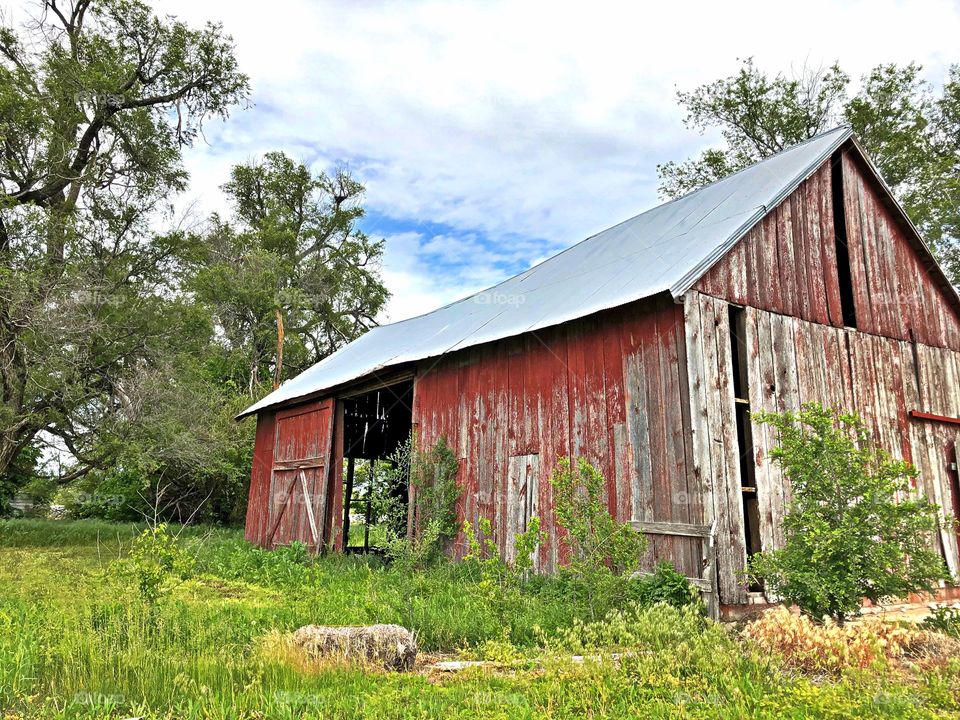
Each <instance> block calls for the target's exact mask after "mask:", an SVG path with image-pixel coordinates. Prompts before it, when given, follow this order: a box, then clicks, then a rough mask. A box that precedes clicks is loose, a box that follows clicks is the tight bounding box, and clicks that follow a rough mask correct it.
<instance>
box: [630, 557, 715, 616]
mask: <svg viewBox="0 0 960 720" xmlns="http://www.w3.org/2000/svg"><path fill="white" fill-rule="evenodd" d="M634 584H635V586H636V587H635V589H634V590H633V592H632V593H631V596H632V597H634V598H636V600H637V601H638V602H639V604H640V605H642V606H644V607H651V606H653V605H657V604H662V605H670V606H672V607H675V608H683V607H689V606H694V607H698V608H700V611H701V612H703V611H704V609H705V608H704V607H703V604H702V602H701V599H700V591H699V590H697V588H695V587H694V586H693V585H691V584H690V581H689V580H687V578H686V577H685V576H684V575H682V574H681V573H679V572H677V569H676V568H675V567H673V565H671V564H670V563H669V562H667V561H666V560H661V561H660V562H658V563H657V567H656V568H655V569H654V571H653V572H652V573H649V574H646V575H641V576H640V577H638V578H637V579H636V580H634Z"/></svg>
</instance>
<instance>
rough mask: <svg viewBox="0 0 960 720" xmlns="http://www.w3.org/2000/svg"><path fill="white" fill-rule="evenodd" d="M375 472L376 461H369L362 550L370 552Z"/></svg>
mask: <svg viewBox="0 0 960 720" xmlns="http://www.w3.org/2000/svg"><path fill="white" fill-rule="evenodd" d="M376 473H377V461H376V460H371V461H370V471H369V472H368V473H367V509H366V512H364V519H363V551H364V552H365V553H366V552H370V518H371V514H372V512H371V511H372V510H373V481H374V478H375V477H376Z"/></svg>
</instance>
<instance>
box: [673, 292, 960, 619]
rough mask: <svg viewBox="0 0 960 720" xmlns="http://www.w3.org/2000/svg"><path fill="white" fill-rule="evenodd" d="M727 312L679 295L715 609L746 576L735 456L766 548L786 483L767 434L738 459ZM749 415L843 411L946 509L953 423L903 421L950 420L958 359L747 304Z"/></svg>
mask: <svg viewBox="0 0 960 720" xmlns="http://www.w3.org/2000/svg"><path fill="white" fill-rule="evenodd" d="M727 308H728V305H727V303H726V302H724V301H723V300H719V299H717V298H713V297H710V296H707V295H703V294H700V293H696V292H692V293H690V294H689V295H688V296H687V299H686V303H685V310H686V316H687V343H688V356H690V357H691V358H692V357H693V353H694V351H699V352H698V353H697V357H698V361H696V362H694V361H693V360H691V362H690V388H691V389H690V393H691V406H692V407H693V415H694V424H693V428H692V430H693V438H694V461H693V471H694V474H695V475H696V476H698V477H701V478H703V483H704V485H705V487H707V488H708V489H710V490H712V493H711V494H710V497H711V499H712V504H711V506H710V507H711V508H712V509H713V513H714V517H716V518H717V537H718V546H717V551H718V558H719V564H720V590H721V596H722V598H723V600H724V602H734V603H735V602H743V601H744V600H745V597H746V596H745V592H746V590H745V588H744V587H743V586H742V585H741V583H740V581H739V580H738V573H739V572H741V571H742V570H743V569H744V568H745V564H746V548H745V545H744V539H743V509H742V502H741V498H740V492H741V488H740V467H739V463H740V461H741V460H743V461H745V462H750V463H752V464H753V465H754V472H755V475H756V477H755V482H756V486H757V491H758V499H759V504H760V534H761V544H762V548H763V549H764V550H768V549H774V548H777V547H780V546H782V544H783V523H782V520H783V515H784V512H785V509H786V506H787V503H788V502H789V497H790V488H789V483H788V482H786V481H785V479H784V478H783V477H782V476H781V473H780V471H779V469H778V467H777V466H776V465H774V464H773V463H772V462H771V460H770V451H771V450H772V448H773V447H775V444H776V438H775V435H774V432H773V431H772V430H770V429H768V428H765V427H762V426H758V425H756V424H753V425H752V433H753V448H754V455H753V456H752V457H747V458H738V457H737V456H736V453H733V454H732V455H731V453H730V452H729V448H731V447H733V448H736V447H737V445H736V438H735V437H734V438H733V439H731V437H730V433H731V432H735V425H734V424H733V422H732V414H733V407H734V399H733V393H732V391H731V390H730V388H729V383H727V382H726V381H725V378H728V377H730V375H731V373H732V369H731V360H730V354H731V353H730V350H729V348H730V325H729V321H728V314H727ZM745 332H746V338H745V339H746V346H747V355H748V368H747V376H748V381H749V383H748V387H749V401H750V408H751V410H768V411H772V412H782V411H784V410H795V409H797V408H799V406H800V405H801V404H802V403H804V402H809V401H817V402H820V403H822V404H825V405H830V406H834V407H841V408H845V409H853V410H855V411H857V412H858V413H859V414H860V415H862V416H863V418H864V419H865V421H866V422H867V423H868V425H869V426H871V427H873V428H874V432H875V437H876V440H877V441H878V443H879V444H880V445H881V446H882V447H884V448H885V449H886V450H887V451H888V452H890V453H891V454H892V455H893V456H895V457H900V458H904V459H907V460H909V461H911V462H913V463H914V464H915V465H916V466H917V468H918V470H919V471H920V482H921V484H922V488H921V489H922V491H923V492H924V493H925V494H926V495H927V497H929V498H930V499H931V500H933V501H934V502H936V503H937V504H938V505H940V506H941V508H943V509H944V510H945V513H946V514H951V513H952V508H953V502H954V493H955V491H954V488H953V485H954V484H955V480H954V478H953V475H952V470H951V467H950V463H951V461H953V459H954V458H955V457H956V456H955V452H956V446H957V442H958V440H960V426H956V425H950V424H946V423H937V422H930V421H921V420H917V419H911V418H910V417H909V415H908V411H909V410H921V411H923V412H929V413H934V414H937V415H944V416H949V417H960V392H958V387H960V352H956V351H952V350H949V349H944V348H937V347H930V346H927V345H923V344H916V345H914V344H913V343H909V342H905V341H902V340H897V339H894V338H884V337H878V336H875V335H870V334H867V333H862V332H857V331H855V330H851V329H843V328H834V327H831V326H826V325H820V324H817V323H812V322H808V321H804V320H801V319H799V318H794V317H788V316H785V315H780V314H777V313H771V312H767V311H764V310H759V309H756V308H752V307H747V308H746V309H745ZM935 542H936V544H937V546H938V548H940V549H941V551H943V552H944V555H945V557H946V559H947V562H948V565H949V567H950V569H951V570H952V571H953V572H954V573H956V572H957V571H958V555H957V552H958V551H957V537H956V535H955V533H954V532H953V531H951V530H949V529H944V530H943V531H942V532H941V533H940V535H939V536H938V537H937V538H936V540H935Z"/></svg>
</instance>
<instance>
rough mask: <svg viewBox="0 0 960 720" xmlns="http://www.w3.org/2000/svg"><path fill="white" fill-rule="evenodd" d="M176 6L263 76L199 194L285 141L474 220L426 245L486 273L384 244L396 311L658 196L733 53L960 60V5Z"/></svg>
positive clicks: (178, 0)
mask: <svg viewBox="0 0 960 720" xmlns="http://www.w3.org/2000/svg"><path fill="white" fill-rule="evenodd" d="M162 8H163V10H164V11H165V12H170V13H174V14H178V15H180V16H182V17H185V18H187V19H189V20H191V21H193V22H200V21H203V20H206V19H215V20H221V21H222V22H223V23H224V25H225V27H226V28H227V30H228V31H229V32H231V33H232V34H233V35H234V37H235V39H236V42H237V45H238V51H239V57H240V63H241V67H242V68H243V69H244V70H246V71H247V72H248V73H250V74H251V76H252V80H253V88H254V101H255V103H256V106H255V107H254V108H252V109H251V110H248V111H245V112H237V113H236V114H235V116H234V117H233V118H232V119H231V120H230V121H229V122H228V123H227V124H225V125H223V126H219V125H218V126H213V127H211V128H210V130H209V132H208V138H209V140H210V144H209V145H206V146H199V147H197V148H196V149H194V150H192V151H191V152H190V153H189V156H188V165H189V168H190V170H191V171H192V172H193V175H194V185H193V191H192V192H193V194H195V195H199V196H200V197H201V200H202V202H203V203H204V204H206V205H209V207H211V208H214V207H218V203H222V199H220V196H219V193H218V191H217V186H218V185H219V184H221V183H222V182H223V181H224V179H225V177H226V173H227V170H228V169H229V167H230V165H231V164H232V163H234V162H237V161H240V160H245V159H247V158H249V157H253V156H256V155H259V154H261V153H263V152H265V151H267V150H272V149H285V150H287V151H288V152H291V153H292V154H294V155H296V156H298V157H301V158H304V159H307V160H309V161H311V162H313V163H315V164H316V165H318V166H320V165H323V164H326V163H328V162H331V161H334V160H336V159H339V158H348V159H350V161H351V165H352V167H353V169H354V170H355V171H356V172H357V173H358V174H360V175H361V176H362V177H363V178H364V179H365V180H366V182H367V186H368V202H369V205H370V207H371V209H373V210H375V211H376V212H377V213H378V214H381V215H385V216H388V217H391V218H394V219H397V220H402V221H405V222H407V223H422V222H431V223H440V224H444V225H446V226H449V227H450V228H453V229H454V230H456V231H460V232H463V233H466V237H463V238H461V237H460V235H457V236H456V237H449V236H448V237H446V238H444V239H443V240H442V241H441V240H440V239H438V238H431V239H425V238H424V237H420V238H419V239H418V243H419V242H424V243H427V244H428V245H429V244H431V243H433V244H439V243H442V244H443V245H444V246H443V248H442V249H443V256H444V257H446V258H450V257H452V256H455V255H457V250H456V247H455V245H456V243H458V242H459V243H461V244H462V248H461V252H460V253H459V254H460V255H462V256H463V258H465V260H464V262H465V263H468V264H472V265H474V266H475V267H474V269H473V270H471V269H469V268H467V269H464V270H463V271H461V273H459V274H458V273H453V276H454V278H455V281H454V282H453V283H450V282H448V280H447V279H445V278H444V277H442V275H443V274H440V273H437V272H435V270H434V266H433V265H432V264H431V263H435V262H437V260H438V258H437V256H436V255H435V254H432V253H431V252H426V251H424V248H422V247H418V249H416V250H413V249H412V248H411V247H408V248H407V250H409V251H410V252H408V253H407V254H406V255H405V254H404V250H403V246H402V245H399V246H398V247H397V248H393V249H391V250H388V255H387V258H386V265H385V276H386V279H387V282H388V284H389V285H390V287H391V289H392V290H393V291H394V295H395V299H394V300H393V301H392V304H391V308H390V315H391V316H393V317H394V319H397V318H398V317H400V316H404V315H406V314H408V312H409V311H411V310H412V309H413V308H414V307H415V306H416V307H417V308H418V311H423V310H426V309H429V308H428V307H422V310H421V309H420V308H421V306H423V305H425V304H427V303H431V302H435V301H436V302H440V301H443V300H447V299H450V298H449V297H448V295H449V287H450V286H451V285H452V286H453V287H456V286H457V284H458V283H463V282H465V281H464V274H466V275H469V276H471V278H472V280H471V281H469V282H467V284H468V285H471V282H484V283H489V282H491V281H493V280H497V279H501V277H502V273H504V272H505V271H504V270H503V268H504V267H505V266H506V265H507V264H508V262H507V260H506V259H505V258H506V256H509V257H510V258H512V259H513V260H514V261H522V260H524V259H525V260H526V261H528V262H532V261H533V260H534V258H542V256H544V255H547V254H550V253H551V252H553V251H555V250H556V249H558V248H559V247H563V246H566V245H570V244H572V243H574V242H576V241H578V240H580V239H582V238H583V237H585V236H586V235H588V234H591V233H593V232H596V231H598V230H601V229H603V228H605V227H607V226H609V225H611V224H613V223H615V222H618V221H620V220H623V219H625V218H626V217H629V216H631V215H633V214H635V213H637V212H639V211H641V210H643V209H646V208H648V207H650V206H652V205H653V204H655V202H656V173H655V165H656V164H657V163H658V162H663V161H666V160H670V159H680V158H683V157H686V156H687V155H689V154H691V153H693V152H695V151H696V150H697V149H698V147H699V146H701V145H702V144H703V143H704V142H705V140H704V139H702V138H698V137H697V136H696V135H695V134H694V133H691V132H689V131H687V130H685V129H684V128H683V126H682V123H681V113H680V111H679V109H678V108H677V107H676V102H675V92H676V90H677V88H683V89H687V88H692V87H694V86H696V85H698V84H700V83H702V82H706V81H709V80H712V79H715V78H717V77H719V76H721V75H723V74H726V73H730V72H732V71H734V70H735V69H736V67H737V65H738V61H737V58H742V57H747V56H754V57H755V58H756V62H757V63H758V65H760V66H761V67H763V68H765V69H770V70H785V71H789V70H790V69H791V68H793V69H798V70H799V69H800V68H801V67H802V66H803V65H804V64H808V65H815V66H819V65H826V64H829V63H831V62H833V61H834V60H839V61H840V62H841V64H842V65H843V66H844V68H845V69H846V70H847V71H848V72H850V73H851V74H852V75H854V76H857V75H859V74H860V73H862V72H864V71H865V70H867V69H868V68H870V67H871V66H873V65H874V64H876V63H879V62H908V61H911V60H916V61H919V62H922V63H924V64H926V66H927V69H928V72H929V73H930V77H931V79H934V80H939V79H940V78H941V77H942V74H943V71H944V68H945V66H946V65H947V64H949V63H950V62H957V61H960V52H958V46H957V43H956V38H957V37H960V8H958V6H957V3H956V0H916V1H912V2H909V3H908V2H896V1H894V0H877V1H871V2H867V1H866V0H858V1H855V2H848V3H845V4H843V5H842V6H840V5H839V4H837V3H833V2H829V1H828V0H814V1H813V2H808V3H806V4H804V5H803V6H798V5H779V6H778V5H776V4H771V3H767V2H759V0H756V1H751V2H741V3H716V2H702V3H689V2H688V3H660V4H657V5H655V6H654V5H651V4H647V3H644V4H635V5H630V6H626V5H625V4H621V3H613V2H609V3H604V2H599V3H598V2H594V3H591V4H589V6H588V5H585V4H582V3H577V4H567V3H539V2H537V3H534V2H513V3H511V2H484V3H475V4H466V3H447V2H422V3H392V2H363V3H349V4H348V3H339V2H319V3H317V2H306V0H299V1H298V0H274V1H273V2H271V3H270V4H269V6H268V7H266V8H265V6H263V5H262V4H253V3H251V4H244V3H236V2H227V0H213V1H211V2H204V3H197V2H195V0H165V1H164V3H163V6H162ZM478 234H482V235H484V236H485V237H486V238H489V239H490V240H491V241H492V242H494V243H498V244H502V245H503V247H504V248H505V249H503V250H497V249H496V248H494V249H492V250H491V248H490V247H489V245H487V244H485V243H483V242H480V241H479V240H478V239H477V235H478ZM518 238H520V239H526V240H527V241H526V242H518ZM391 242H392V243H398V242H399V241H397V240H396V238H390V240H389V241H388V247H389V243H391ZM407 242H410V241H409V238H408V239H407ZM437 247H438V249H439V245H437ZM484 252H490V253H493V255H503V256H504V257H499V258H496V257H487V256H485V255H484V254H483V253H484ZM471 287H472V285H471ZM474 289H475V288H474ZM460 294H461V295H462V294H463V292H461V293H460Z"/></svg>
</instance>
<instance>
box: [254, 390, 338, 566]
mask: <svg viewBox="0 0 960 720" xmlns="http://www.w3.org/2000/svg"><path fill="white" fill-rule="evenodd" d="M337 405H338V404H337V403H336V401H335V400H334V399H332V398H326V399H323V400H318V401H313V402H308V403H302V404H300V405H294V406H290V407H285V408H282V409H280V410H277V411H276V412H264V413H260V415H259V416H258V419H257V433H256V440H255V445H254V452H253V469H252V473H251V483H250V493H249V496H248V500H247V521H246V529H245V537H246V539H247V540H249V541H250V542H253V543H256V544H258V545H261V546H264V547H273V546H275V545H285V544H289V543H291V542H293V541H295V540H297V541H300V542H302V543H304V544H306V545H307V546H309V547H311V548H312V549H315V550H316V549H320V548H321V547H323V546H326V545H328V544H331V543H336V541H337V537H336V534H335V532H336V528H337V527H338V523H336V522H334V521H333V519H334V517H335V513H336V512H338V508H342V505H340V501H339V496H340V495H341V494H342V493H341V492H338V490H339V486H338V483H339V481H340V474H339V472H338V469H339V468H334V467H332V466H333V465H336V464H337V463H339V462H340V460H341V459H342V454H341V453H340V452H338V451H337V450H336V449H334V447H333V445H334V443H333V437H334V426H335V424H336V423H335V417H336V415H335V409H336V406H337ZM340 445H341V446H342V441H341V442H340ZM301 474H302V477H301ZM341 512H342V511H341ZM314 532H316V536H314Z"/></svg>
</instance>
